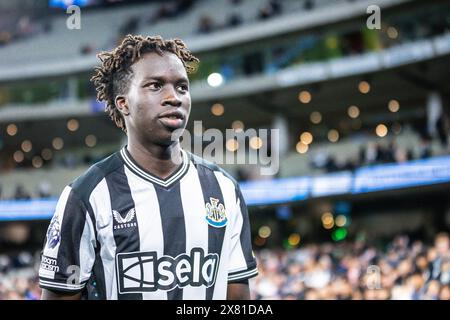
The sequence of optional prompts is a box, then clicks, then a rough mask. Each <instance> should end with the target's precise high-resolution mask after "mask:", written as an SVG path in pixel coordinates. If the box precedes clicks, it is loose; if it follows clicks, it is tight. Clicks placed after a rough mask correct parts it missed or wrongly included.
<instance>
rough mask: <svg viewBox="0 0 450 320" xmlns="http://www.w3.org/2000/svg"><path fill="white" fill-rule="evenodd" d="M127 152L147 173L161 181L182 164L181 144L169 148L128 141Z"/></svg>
mask: <svg viewBox="0 0 450 320" xmlns="http://www.w3.org/2000/svg"><path fill="white" fill-rule="evenodd" d="M127 150H128V152H129V153H130V154H131V156H132V157H133V159H134V160H135V161H136V162H137V163H138V164H139V165H140V166H141V167H142V168H144V169H145V170H146V171H148V172H149V173H151V174H153V175H154V176H157V177H158V178H160V179H166V178H167V177H169V176H170V175H171V174H172V173H174V172H175V171H176V170H177V169H178V168H179V167H180V165H181V164H182V155H181V147H180V143H179V142H177V143H174V144H172V145H170V146H168V147H166V146H158V145H150V146H144V145H143V144H141V143H139V142H131V141H130V140H129V141H128V145H127Z"/></svg>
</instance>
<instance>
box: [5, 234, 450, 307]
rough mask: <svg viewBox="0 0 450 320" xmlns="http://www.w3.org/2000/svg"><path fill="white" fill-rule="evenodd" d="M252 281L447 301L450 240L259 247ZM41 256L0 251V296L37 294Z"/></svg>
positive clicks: (280, 289)
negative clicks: (426, 242)
mask: <svg viewBox="0 0 450 320" xmlns="http://www.w3.org/2000/svg"><path fill="white" fill-rule="evenodd" d="M256 256H257V259H258V262H259V275H258V276H257V277H256V278H254V279H252V280H251V292H252V298H253V299H258V300H277V299H300V300H317V299H323V300H331V299H332V300H334V299H338V300H350V299H351V300H361V299H363V300H450V240H449V235H448V234H447V233H439V234H437V235H436V236H435V240H434V243H433V244H431V245H426V244H425V243H423V242H422V241H411V240H410V238H409V237H408V236H405V235H398V236H396V237H395V238H394V239H393V240H392V241H391V242H389V243H388V244H387V245H384V246H382V247H380V248H378V247H376V246H374V245H370V244H368V243H367V242H366V241H364V240H358V241H354V242H342V243H324V244H306V245H301V247H300V248H298V249H295V250H288V251H286V250H275V249H263V250H261V251H259V252H257V254H256ZM38 263H39V254H38V253H36V254H35V255H34V256H32V255H31V254H30V253H27V252H22V253H20V254H16V255H6V254H0V300H8V299H17V300H34V299H38V298H39V297H40V292H41V290H40V288H39V286H38V284H37V282H38V279H37V275H36V270H37V267H38Z"/></svg>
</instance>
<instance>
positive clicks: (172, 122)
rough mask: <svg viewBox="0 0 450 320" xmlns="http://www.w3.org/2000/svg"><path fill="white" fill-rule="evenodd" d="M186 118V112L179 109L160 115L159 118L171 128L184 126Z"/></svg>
mask: <svg viewBox="0 0 450 320" xmlns="http://www.w3.org/2000/svg"><path fill="white" fill-rule="evenodd" d="M184 119H185V116H184V114H183V113H182V112H181V111H179V110H171V111H167V112H164V113H162V114H161V115H160V116H159V120H160V121H161V123H162V124H163V125H164V126H166V127H169V128H171V129H179V128H182V127H183V122H184Z"/></svg>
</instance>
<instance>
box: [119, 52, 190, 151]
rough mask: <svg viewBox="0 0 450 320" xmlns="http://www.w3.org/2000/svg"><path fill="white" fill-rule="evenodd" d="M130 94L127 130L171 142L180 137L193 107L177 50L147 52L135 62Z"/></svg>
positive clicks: (157, 141)
mask: <svg viewBox="0 0 450 320" xmlns="http://www.w3.org/2000/svg"><path fill="white" fill-rule="evenodd" d="M131 69H132V70H133V76H132V80H131V83H130V86H129V91H128V94H127V95H126V107H127V109H128V110H127V111H128V112H129V115H128V116H126V119H127V130H128V132H129V134H130V135H131V136H134V137H137V138H138V139H139V140H140V141H142V142H146V143H153V144H157V145H164V146H169V145H171V144H173V143H174V142H176V141H177V140H178V137H179V136H180V135H181V133H182V130H178V131H177V135H176V136H175V135H174V137H172V133H173V132H174V131H175V130H177V129H184V128H185V127H186V123H187V120H188V117H189V112H190V109H191V95H190V93H189V80H188V77H187V73H186V70H185V68H184V66H183V63H182V62H181V60H180V59H179V58H178V57H177V56H176V55H175V54H173V53H169V52H165V53H164V54H163V56H160V55H158V54H157V53H153V52H152V53H146V54H145V55H143V57H142V58H141V59H140V60H138V61H137V62H136V63H134V64H133V65H132V66H131Z"/></svg>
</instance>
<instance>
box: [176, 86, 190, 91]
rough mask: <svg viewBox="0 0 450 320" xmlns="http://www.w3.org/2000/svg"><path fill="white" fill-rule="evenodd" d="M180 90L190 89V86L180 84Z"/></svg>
mask: <svg viewBox="0 0 450 320" xmlns="http://www.w3.org/2000/svg"><path fill="white" fill-rule="evenodd" d="M178 90H179V91H183V92H184V91H188V90H189V87H188V86H187V85H185V84H183V85H181V86H178Z"/></svg>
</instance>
